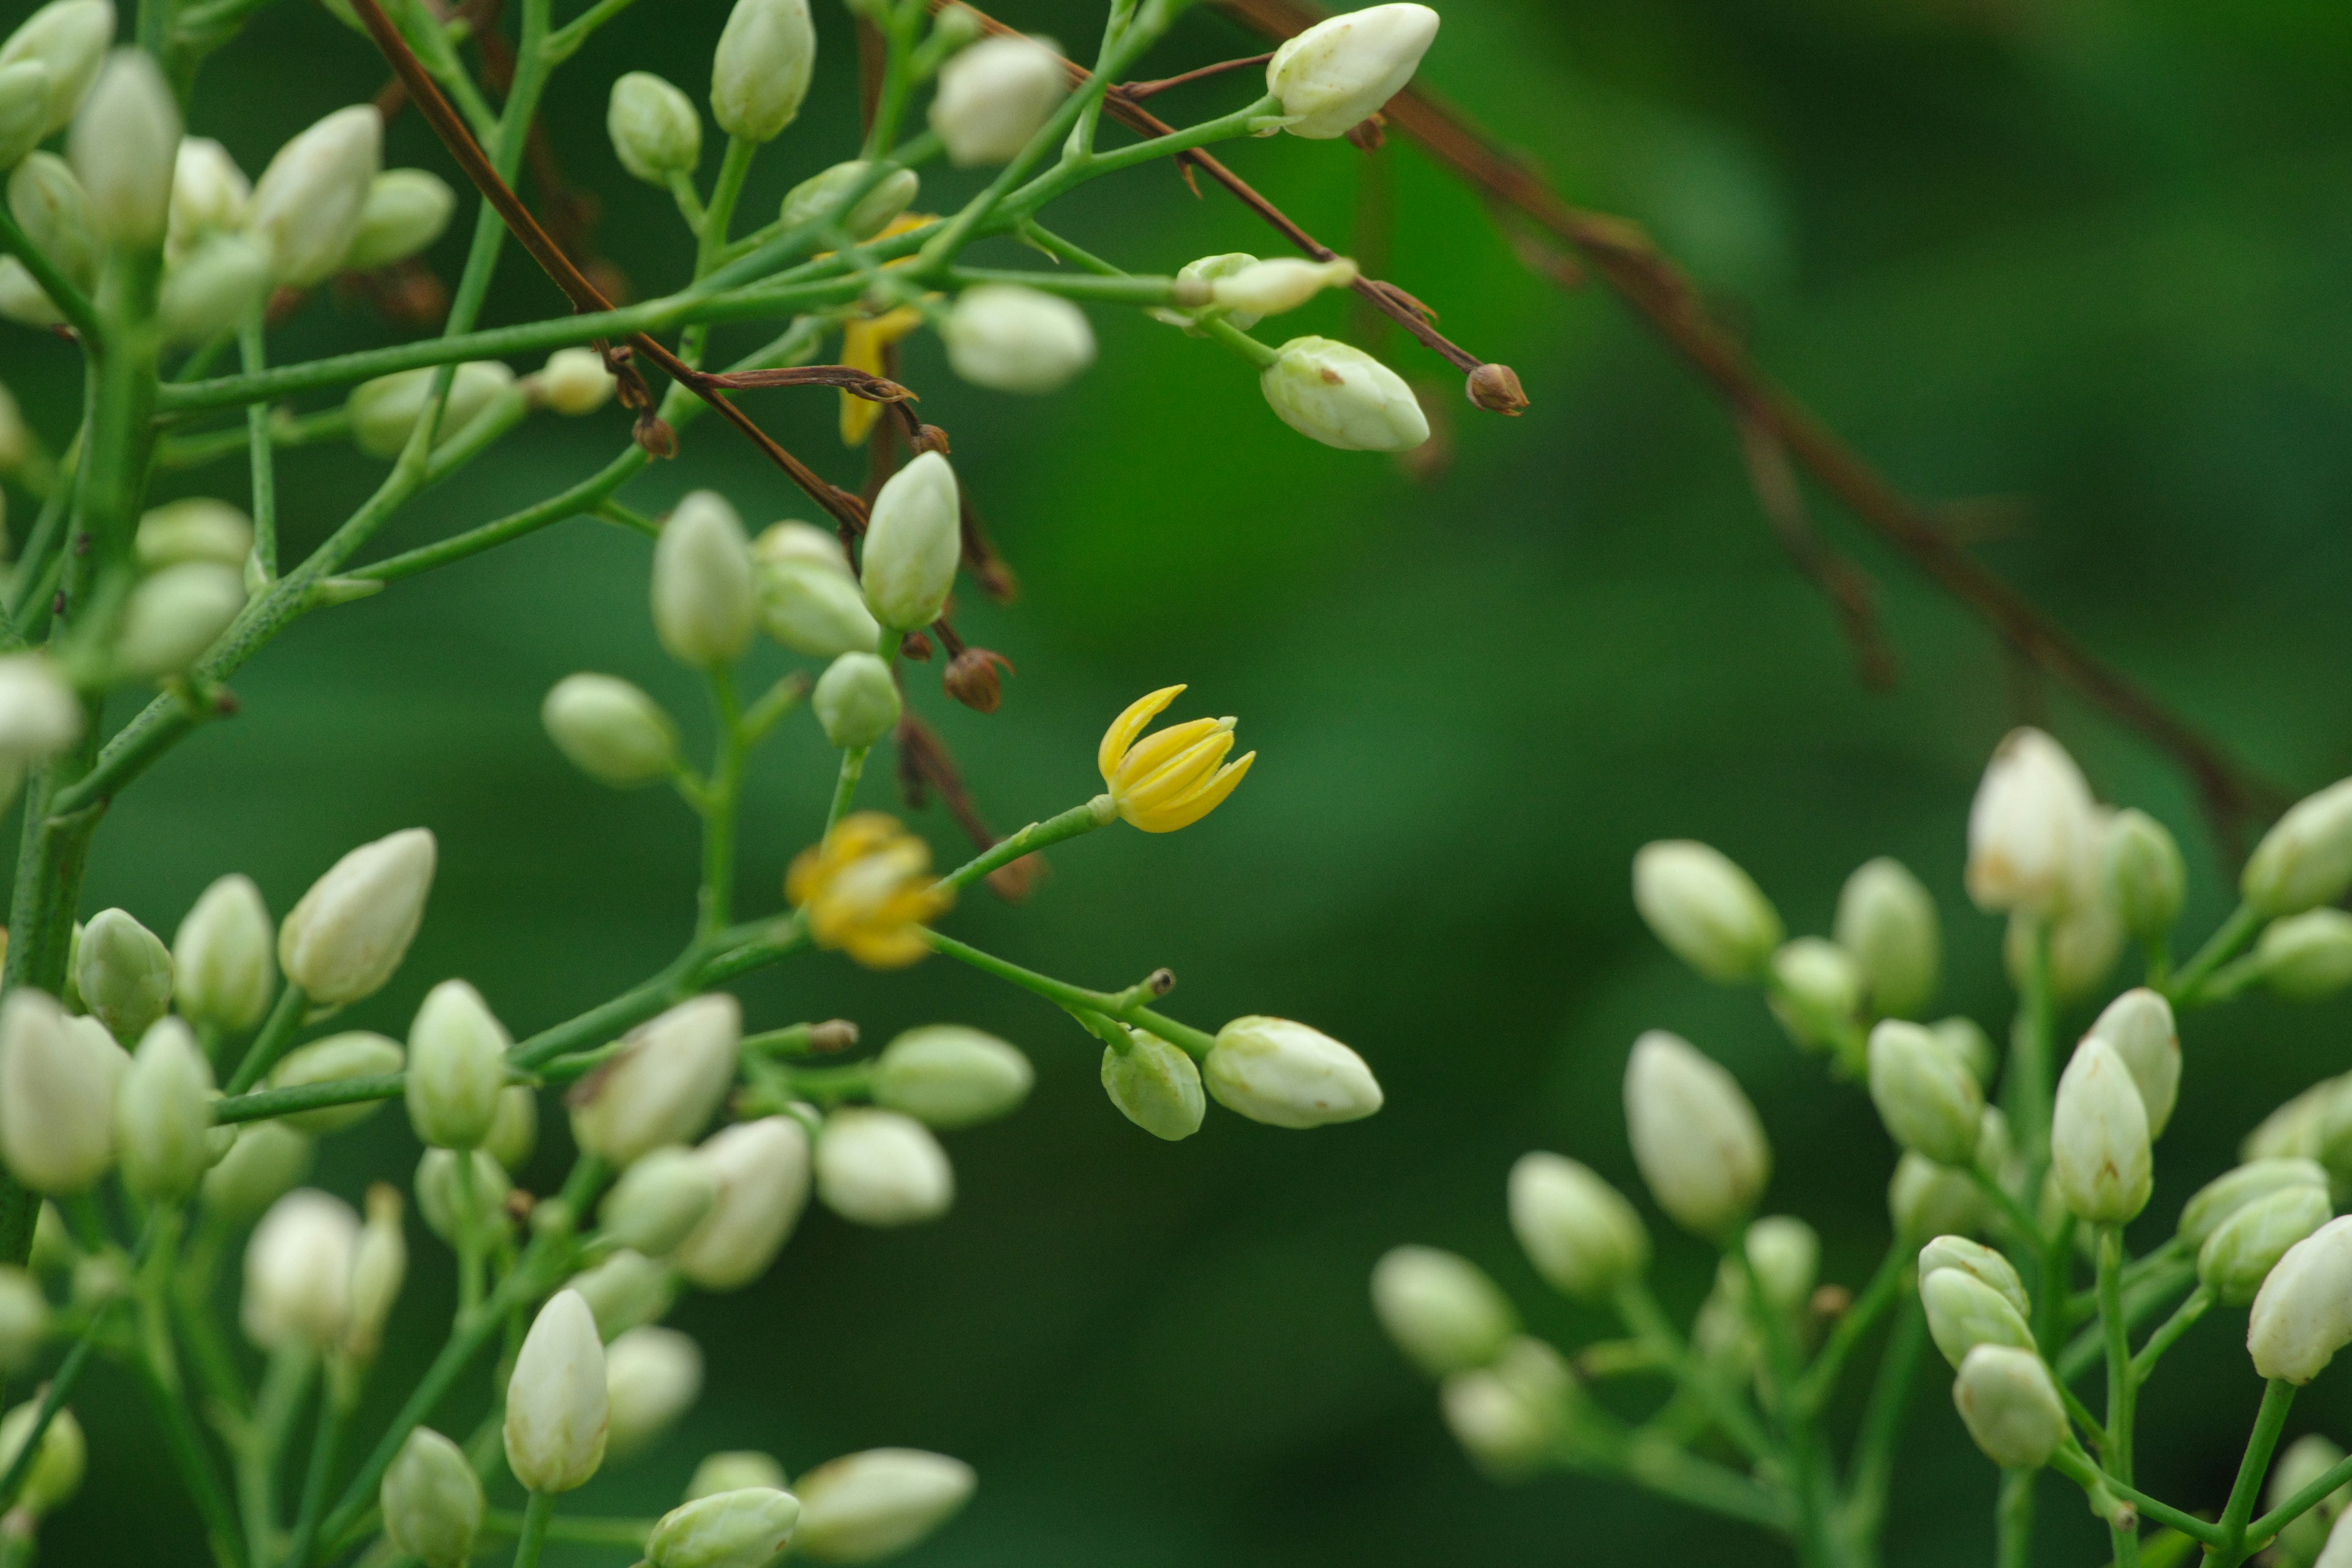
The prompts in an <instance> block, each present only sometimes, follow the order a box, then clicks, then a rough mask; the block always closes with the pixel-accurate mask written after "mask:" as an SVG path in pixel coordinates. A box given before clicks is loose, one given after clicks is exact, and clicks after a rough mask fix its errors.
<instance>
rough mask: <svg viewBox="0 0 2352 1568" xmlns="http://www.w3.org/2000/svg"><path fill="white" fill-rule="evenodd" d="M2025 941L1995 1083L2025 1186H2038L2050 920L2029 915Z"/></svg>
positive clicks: (2044, 1164)
mask: <svg viewBox="0 0 2352 1568" xmlns="http://www.w3.org/2000/svg"><path fill="white" fill-rule="evenodd" d="M2021 918H2023V919H2026V920H2027V921H2029V922H2030V923H2029V925H2028V928H2027V931H2026V940H2025V951H2026V960H2025V984H2023V986H2021V988H2020V994H2019V996H2018V1000H2017V1024H2016V1027H2015V1028H2014V1029H2013V1030H2012V1031H2011V1041H2012V1048H2011V1052H2010V1061H2009V1067H2008V1070H2007V1071H2005V1072H2004V1073H2003V1074H2002V1075H2001V1088H2002V1090H2003V1092H2004V1098H2005V1099H2006V1100H2008V1105H2007V1110H2008V1113H2009V1125H2010V1130H2011V1132H2012V1133H2014V1134H2015V1135H2016V1138H2017V1142H2018V1149H2019V1152H2021V1153H2022V1154H2023V1156H2024V1158H2025V1176H2026V1180H2025V1190H2026V1191H2027V1192H2028V1193H2038V1192H2040V1191H2041V1190H2042V1173H2043V1172H2044V1171H2046V1170H2048V1169H2049V1168H2050V1105H2051V1092H2052V1079H2051V1053H2052V1050H2053V1043H2052V1037H2053V1034H2054V1032H2055V1027H2056V1021H2055V1018H2054V1016H2053V1015H2054V1012H2055V1004H2054V1001H2053V986H2052V984H2051V975H2050V922H2049V921H2045V920H2041V919H2036V918H2034V917H2032V916H2025V917H2021Z"/></svg>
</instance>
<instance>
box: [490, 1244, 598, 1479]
mask: <svg viewBox="0 0 2352 1568" xmlns="http://www.w3.org/2000/svg"><path fill="white" fill-rule="evenodd" d="M607 1411H608V1406H607V1403H606V1398H605V1394H604V1341H602V1340H601V1339H599V1338H598V1337H597V1334H596V1320H595V1318H594V1317H593V1315H592V1314H591V1313H590V1312H589V1310H588V1303H587V1302H586V1301H584V1300H582V1299H581V1296H580V1292H579V1291H577V1290H558V1291H557V1292H556V1293H555V1294H554V1296H552V1297H551V1298H550V1299H549V1300H548V1303H547V1305H546V1306H544V1307H541V1309H540V1310H539V1316H538V1318H537V1319H536V1320H534V1321H532V1323H531V1325H530V1332H529V1333H528V1334H525V1335H524V1336H523V1342H522V1352H521V1353H520V1354H519V1355H518V1356H516V1357H515V1369H514V1376H513V1378H512V1379H511V1380H509V1382H508V1384H507V1419H506V1444H507V1468H509V1469H511V1470H512V1471H514V1476H515V1479H517V1480H519V1481H520V1482H521V1483H522V1484H523V1485H524V1486H525V1487H526V1488H528V1489H530V1490H531V1491H534V1492H542V1493H550V1492H568V1491H571V1490H572V1489H575V1488H577V1487H579V1486H581V1485H583V1483H585V1482H586V1480H587V1479H588V1478H589V1477H591V1476H593V1475H594V1474H595V1473H596V1467H597V1466H599V1465H601V1464H602V1463H604V1427H605V1420H606V1416H607Z"/></svg>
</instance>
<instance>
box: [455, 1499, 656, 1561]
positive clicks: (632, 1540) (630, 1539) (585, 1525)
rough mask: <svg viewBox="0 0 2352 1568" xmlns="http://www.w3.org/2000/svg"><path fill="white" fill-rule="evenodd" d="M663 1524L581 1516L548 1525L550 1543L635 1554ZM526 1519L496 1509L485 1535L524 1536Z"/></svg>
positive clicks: (489, 1513)
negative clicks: (623, 1549)
mask: <svg viewBox="0 0 2352 1568" xmlns="http://www.w3.org/2000/svg"><path fill="white" fill-rule="evenodd" d="M659 1522H660V1521H657V1520H651V1519H599V1518H596V1517H594V1516H593V1515H588V1514H579V1515H574V1516H572V1517H571V1518H557V1519H553V1520H551V1521H548V1525H547V1539H548V1540H550V1541H562V1542H575V1543H577V1544H579V1545H582V1546H626V1547H628V1548H630V1549H631V1550H633V1551H639V1552H642V1551H643V1550H645V1544H646V1537H647V1536H648V1535H651V1534H652V1533H653V1532H654V1526H655V1525H656V1524H657V1523H659ZM522 1524H523V1516H522V1515H521V1514H520V1513H517V1512H515V1511H513V1510H509V1509H502V1508H494V1509H490V1510H488V1511H486V1512H485V1513H484V1514H483V1515H482V1532H483V1533H484V1534H485V1535H520V1534H521V1533H522Z"/></svg>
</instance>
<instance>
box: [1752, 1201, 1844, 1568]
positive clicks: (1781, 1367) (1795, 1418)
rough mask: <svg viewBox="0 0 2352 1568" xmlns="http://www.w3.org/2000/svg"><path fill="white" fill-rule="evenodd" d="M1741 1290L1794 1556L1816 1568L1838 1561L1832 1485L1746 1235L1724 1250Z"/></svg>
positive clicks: (1785, 1334)
mask: <svg viewBox="0 0 2352 1568" xmlns="http://www.w3.org/2000/svg"><path fill="white" fill-rule="evenodd" d="M1724 1255H1725V1256H1726V1257H1727V1258H1730V1259H1732V1261H1733V1262H1734V1263H1735V1264H1736V1265H1737V1267H1738V1270H1739V1276H1740V1279H1741V1280H1742V1281H1743V1282H1744V1284H1745V1285H1746V1287H1747V1289H1746V1291H1745V1294H1746V1296H1747V1298H1748V1321H1749V1322H1750V1323H1751V1324H1752V1325H1754V1327H1755V1329H1756V1332H1757V1335H1758V1337H1759V1339H1761V1340H1762V1341H1763V1342H1764V1364H1765V1368H1766V1378H1765V1387H1766V1389H1767V1390H1768V1391H1769V1395H1770V1397H1769V1399H1768V1400H1767V1401H1766V1409H1767V1411H1768V1413H1769V1415H1770V1416H1771V1418H1772V1420H1773V1423H1774V1425H1776V1426H1778V1427H1779V1428H1780V1442H1781V1451H1782V1453H1783V1454H1784V1455H1785V1456H1786V1458H1787V1461H1788V1465H1789V1470H1790V1477H1789V1482H1790V1490H1791V1491H1793V1492H1794V1493H1795V1494H1796V1501H1797V1528H1796V1537H1797V1557H1798V1561H1799V1562H1801V1563H1809V1564H1820V1565H1822V1568H1827V1565H1828V1564H1830V1563H1834V1562H1836V1561H1837V1560H1838V1557H1839V1555H1840V1554H1839V1553H1838V1552H1837V1551H1836V1548H1835V1543H1834V1538H1833V1533H1832V1532H1833V1521H1834V1519H1835V1517H1836V1514H1837V1510H1838V1500H1837V1489H1836V1483H1835V1482H1834V1480H1832V1478H1831V1476H1830V1474H1829V1468H1828V1463H1827V1456H1826V1455H1825V1453H1824V1452H1823V1450H1822V1440H1821V1434H1820V1431H1819V1429H1818V1428H1817V1427H1816V1426H1814V1424H1813V1421H1812V1418H1811V1416H1810V1415H1808V1414H1807V1413H1806V1412H1805V1411H1804V1410H1803V1409H1802V1408H1801V1406H1800V1405H1799V1404H1798V1402H1797V1352H1796V1343H1795V1338H1794V1336H1793V1335H1792V1334H1791V1333H1790V1324H1789V1320H1788V1318H1787V1316H1786V1315H1785V1314H1784V1313H1783V1312H1782V1310H1781V1309H1780V1306H1779V1304H1778V1303H1776V1302H1774V1301H1773V1300H1772V1299H1771V1297H1770V1295H1769V1293H1768V1292H1767V1291H1766V1289H1765V1288H1764V1279H1763V1277H1762V1276H1761V1275H1759V1273H1757V1271H1756V1262H1755V1259H1754V1258H1751V1257H1749V1256H1748V1242H1747V1236H1746V1232H1745V1230H1744V1229H1743V1230H1742V1231H1741V1232H1740V1233H1739V1234H1738V1235H1736V1236H1734V1237H1732V1240H1731V1243H1730V1245H1729V1246H1728V1247H1726V1248H1725V1249H1724Z"/></svg>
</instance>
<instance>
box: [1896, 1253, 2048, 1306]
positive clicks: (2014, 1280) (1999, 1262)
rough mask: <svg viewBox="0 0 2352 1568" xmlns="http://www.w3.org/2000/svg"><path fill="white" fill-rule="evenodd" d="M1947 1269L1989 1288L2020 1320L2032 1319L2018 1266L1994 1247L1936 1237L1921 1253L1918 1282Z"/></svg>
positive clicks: (2029, 1304)
mask: <svg viewBox="0 0 2352 1568" xmlns="http://www.w3.org/2000/svg"><path fill="white" fill-rule="evenodd" d="M1946 1268H1957V1269H1958V1270H1960V1272H1962V1273H1963V1274H1966V1275H1968V1276H1969V1277H1970V1278H1971V1279H1975V1280H1976V1281H1977V1282H1978V1283H1979V1284H1980V1285H1989V1286H1990V1287H1991V1288H1992V1289H1994V1290H1996V1291H1998V1292H1999V1293H2000V1297H2001V1299H2002V1300H2006V1301H2007V1302H2008V1303H2009V1304H2010V1305H2011V1307H2013V1308H2014V1309H2016V1311H2017V1315H2018V1316H2019V1317H2020V1318H2022V1319H2031V1318H2032V1316H2033V1303H2032V1299H2031V1298H2029V1297H2028V1296H2027V1295H2026V1293H2025V1281H2024V1280H2023V1279H2021V1278H2020V1277H2019V1275H2018V1272H2017V1266H2016V1265H2015V1264H2013V1263H2011V1262H2010V1260H2009V1259H2008V1258H2004V1257H2002V1256H2001V1255H2000V1253H1998V1252H1995V1251H1994V1250H1993V1249H1992V1248H1991V1247H1986V1246H1984V1245H1982V1244H1981V1243H1979V1242H1974V1241H1970V1240H1969V1238H1968V1237H1964V1236H1939V1237H1936V1238H1935V1239H1934V1240H1932V1241H1930V1242H1928V1243H1927V1245H1926V1246H1924V1247H1921V1248H1920V1249H1919V1264H1918V1273H1919V1278H1920V1279H1922V1280H1925V1279H1927V1276H1929V1275H1930V1274H1934V1273H1937V1272H1938V1271H1940V1270H1942V1269H1946Z"/></svg>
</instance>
